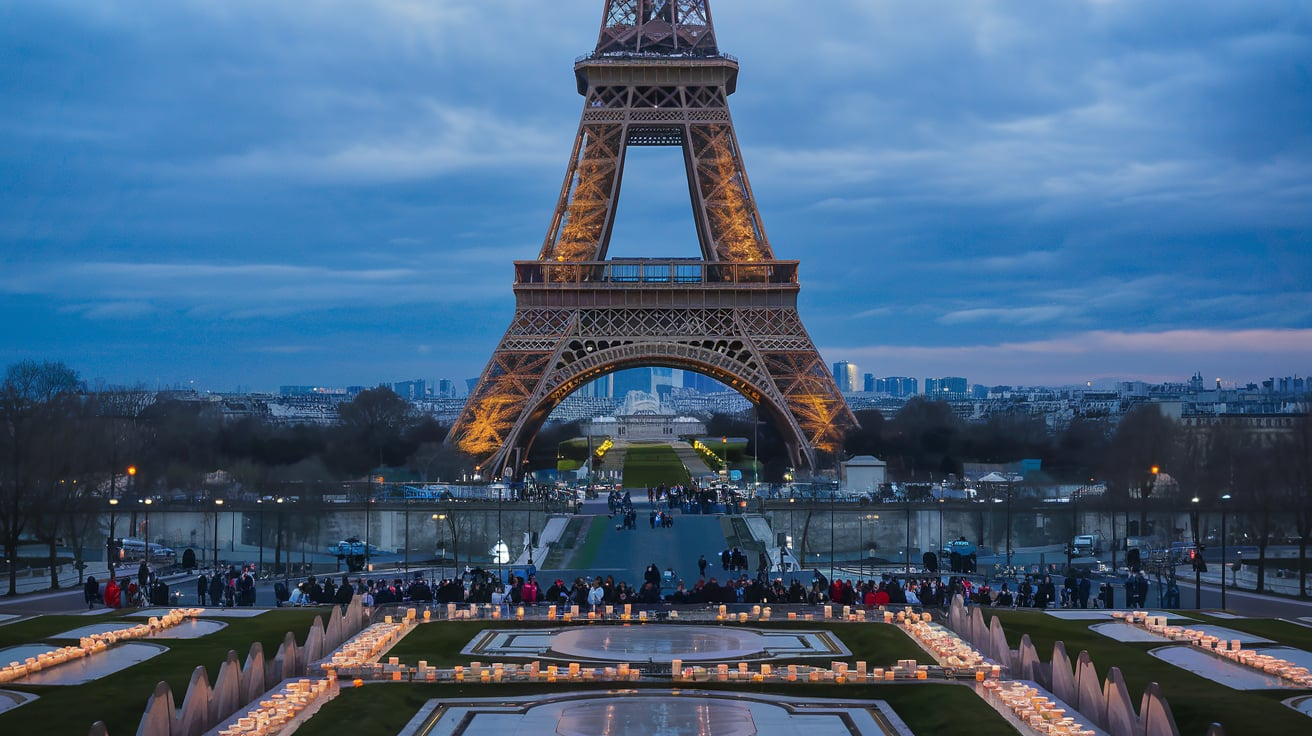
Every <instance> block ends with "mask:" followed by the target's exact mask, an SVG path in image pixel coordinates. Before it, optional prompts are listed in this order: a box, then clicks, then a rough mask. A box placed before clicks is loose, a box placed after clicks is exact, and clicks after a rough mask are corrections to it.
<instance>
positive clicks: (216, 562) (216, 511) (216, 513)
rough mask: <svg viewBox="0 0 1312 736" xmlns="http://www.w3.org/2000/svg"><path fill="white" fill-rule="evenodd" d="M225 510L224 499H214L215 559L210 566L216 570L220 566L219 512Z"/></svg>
mask: <svg viewBox="0 0 1312 736" xmlns="http://www.w3.org/2000/svg"><path fill="white" fill-rule="evenodd" d="M222 508H223V499H221V498H216V499H214V558H213V559H212V560H210V565H211V566H213V567H214V568H215V569H218V566H219V511H220V510H221V509H222Z"/></svg>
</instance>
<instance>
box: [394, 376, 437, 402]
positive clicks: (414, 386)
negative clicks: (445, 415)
mask: <svg viewBox="0 0 1312 736" xmlns="http://www.w3.org/2000/svg"><path fill="white" fill-rule="evenodd" d="M392 390H393V391H395V392H396V395H397V396H400V397H401V398H403V399H409V400H411V401H418V400H419V399H424V398H427V397H428V382H427V381H425V380H424V379H422V378H417V379H415V380H413V381H402V382H400V383H394V384H392Z"/></svg>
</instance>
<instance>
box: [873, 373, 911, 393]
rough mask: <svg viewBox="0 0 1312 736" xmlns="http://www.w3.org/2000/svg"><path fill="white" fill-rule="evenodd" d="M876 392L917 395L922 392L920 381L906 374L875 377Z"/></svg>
mask: <svg viewBox="0 0 1312 736" xmlns="http://www.w3.org/2000/svg"><path fill="white" fill-rule="evenodd" d="M874 383H875V387H874V391H875V393H879V394H888V395H889V396H898V397H901V396H915V395H916V394H917V393H920V389H919V386H920V382H919V381H917V380H916V379H914V378H907V377H906V376H889V377H888V378H877V379H875V382H874Z"/></svg>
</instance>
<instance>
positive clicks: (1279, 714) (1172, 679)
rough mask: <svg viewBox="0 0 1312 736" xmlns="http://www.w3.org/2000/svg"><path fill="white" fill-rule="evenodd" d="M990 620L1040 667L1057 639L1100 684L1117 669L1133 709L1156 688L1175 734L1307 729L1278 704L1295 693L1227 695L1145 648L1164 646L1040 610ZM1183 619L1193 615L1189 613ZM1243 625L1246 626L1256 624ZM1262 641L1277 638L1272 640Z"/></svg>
mask: <svg viewBox="0 0 1312 736" xmlns="http://www.w3.org/2000/svg"><path fill="white" fill-rule="evenodd" d="M993 615H997V616H998V618H999V620H1001V621H1002V624H1003V626H1004V628H1005V629H1006V631H1007V642H1008V644H1009V645H1010V646H1012V647H1015V646H1017V645H1018V644H1019V643H1020V637H1021V635H1022V634H1028V635H1029V637H1030V641H1032V642H1033V643H1034V647H1035V649H1036V650H1037V651H1038V653H1039V658H1040V659H1041V660H1043V661H1045V662H1046V661H1048V659H1049V657H1051V656H1052V646H1053V642H1055V641H1058V640H1061V641H1064V642H1066V653H1067V654H1068V655H1069V656H1070V658H1071V661H1072V662H1074V660H1075V658H1076V657H1078V656H1079V653H1080V651H1081V650H1087V651H1088V652H1089V656H1090V657H1091V658H1092V659H1093V663H1094V666H1095V667H1096V668H1097V670H1098V677H1099V678H1100V679H1103V678H1106V676H1107V670H1108V669H1110V668H1111V667H1113V666H1115V667H1119V668H1120V669H1121V675H1122V676H1123V677H1124V678H1125V684H1126V687H1127V688H1128V689H1129V692H1130V698H1131V699H1132V700H1133V702H1134V704H1135V707H1136V708H1138V705H1139V699H1140V697H1141V696H1142V695H1143V691H1144V688H1146V687H1147V686H1148V683H1150V682H1156V683H1158V684H1159V685H1161V687H1162V692H1163V694H1164V695H1165V696H1166V700H1167V702H1169V703H1170V704H1171V712H1172V713H1173V714H1174V715H1175V722H1176V725H1177V726H1179V728H1180V733H1181V734H1201V733H1206V732H1207V727H1208V726H1209V725H1210V724H1212V723H1220V724H1221V725H1222V726H1224V727H1225V732H1226V734H1227V736H1236V735H1239V736H1243V735H1244V734H1272V733H1282V734H1283V733H1290V734H1292V733H1305V732H1307V730H1308V723H1309V721H1308V717H1307V716H1305V715H1303V714H1301V713H1298V712H1297V711H1295V710H1293V709H1291V708H1286V707H1285V706H1283V705H1281V704H1280V701H1281V700H1283V699H1285V698H1288V697H1290V696H1293V695H1296V694H1298V693H1299V692H1301V691H1298V690H1287V689H1282V690H1232V689H1231V688H1228V687H1226V686H1224V685H1222V684H1220V683H1217V682H1214V681H1212V680H1210V679H1208V678H1205V677H1201V676H1199V675H1195V674H1193V673H1192V672H1189V671H1188V670H1185V669H1182V668H1180V667H1176V666H1175V665H1173V664H1170V663H1169V662H1165V661H1163V660H1161V659H1158V658H1157V657H1154V656H1152V655H1151V654H1149V653H1148V651H1149V650H1150V649H1156V648H1157V647H1160V646H1166V644H1165V643H1162V644H1154V643H1136V642H1119V641H1116V640H1114V639H1111V638H1109V637H1106V636H1103V635H1102V634H1099V633H1097V632H1095V631H1093V630H1091V629H1089V625H1090V624H1091V623H1101V622H1097V621H1093V622H1091V621H1063V620H1061V619H1058V618H1056V617H1054V616H1049V615H1047V614H1046V613H1043V612H1041V611H1020V610H1011V609H1007V610H986V611H985V613H984V620H985V621H986V622H987V621H990V620H991V618H992V616H993ZM1185 615H1189V616H1193V612H1186V613H1185ZM1239 622H1240V620H1230V619H1226V620H1225V621H1218V623H1223V624H1225V625H1226V626H1230V625H1231V624H1235V623H1239ZM1243 623H1245V625H1247V626H1250V627H1251V626H1252V625H1253V624H1254V623H1256V622H1255V621H1252V620H1249V621H1244V622H1243ZM1269 623H1271V624H1277V623H1280V622H1274V621H1273V622H1269ZM1234 628H1238V627H1234ZM1253 628H1261V627H1253ZM1254 633H1256V632H1254ZM1267 638H1270V639H1278V637H1275V636H1268V637H1267Z"/></svg>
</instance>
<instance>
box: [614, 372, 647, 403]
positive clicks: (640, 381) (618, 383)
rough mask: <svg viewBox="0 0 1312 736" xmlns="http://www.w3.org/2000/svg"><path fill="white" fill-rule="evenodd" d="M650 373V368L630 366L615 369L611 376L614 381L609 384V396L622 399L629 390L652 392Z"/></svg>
mask: <svg viewBox="0 0 1312 736" xmlns="http://www.w3.org/2000/svg"><path fill="white" fill-rule="evenodd" d="M651 374H652V369H651V368H630V369H628V370H623V371H616V372H615V373H613V374H612V376H611V377H612V378H613V379H614V383H613V384H612V386H611V394H610V398H612V399H622V398H624V397H625V396H628V395H629V392H630V391H642V392H644V393H653V392H652V375H651Z"/></svg>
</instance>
